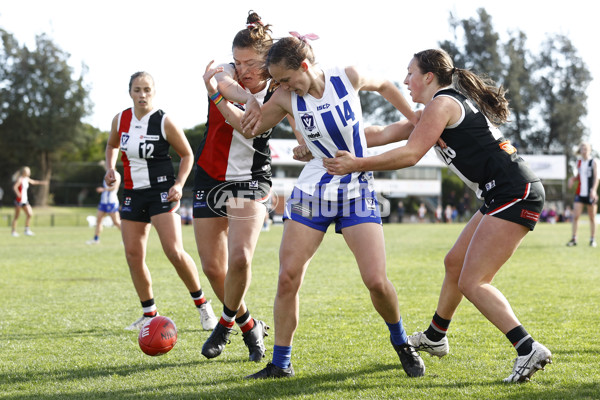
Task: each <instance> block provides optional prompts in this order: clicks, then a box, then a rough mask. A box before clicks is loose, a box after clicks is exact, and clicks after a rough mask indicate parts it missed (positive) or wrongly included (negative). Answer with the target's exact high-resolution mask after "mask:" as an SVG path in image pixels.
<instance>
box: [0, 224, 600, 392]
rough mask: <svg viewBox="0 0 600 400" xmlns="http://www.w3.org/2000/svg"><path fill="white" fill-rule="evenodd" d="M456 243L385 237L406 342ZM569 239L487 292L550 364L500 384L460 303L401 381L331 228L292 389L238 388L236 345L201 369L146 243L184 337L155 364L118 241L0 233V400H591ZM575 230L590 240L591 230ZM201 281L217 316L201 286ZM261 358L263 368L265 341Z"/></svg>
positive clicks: (306, 308) (589, 341) (265, 313)
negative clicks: (445, 340)
mask: <svg viewBox="0 0 600 400" xmlns="http://www.w3.org/2000/svg"><path fill="white" fill-rule="evenodd" d="M20 224H21V226H22V221H20ZM461 228H462V225H460V224H451V225H435V224H423V225H386V226H385V234H386V240H387V249H388V275H389V276H390V279H391V280H392V282H393V283H394V285H395V286H396V290H397V292H398V295H399V299H400V306H401V311H402V316H403V319H404V325H405V327H406V330H407V331H408V333H409V334H410V333H412V332H413V331H416V330H422V329H425V328H426V327H427V326H428V324H429V321H430V320H431V316H432V314H433V312H434V310H435V306H436V302H437V295H438V292H439V288H440V284H441V281H442V277H443V265H442V260H443V257H444V255H445V253H446V251H447V250H448V249H449V247H450V246H451V245H452V243H453V242H454V240H455V238H456V237H457V235H458V233H459V231H460V229H461ZM569 229H570V227H569V225H566V224H557V225H549V224H541V225H539V226H538V227H537V228H536V230H535V231H534V232H533V233H532V234H530V235H528V237H527V238H526V239H525V241H524V243H523V244H522V246H521V248H520V249H519V250H518V251H517V253H516V254H515V255H514V256H513V258H512V259H511V260H510V261H509V263H508V264H507V265H506V266H504V268H503V269H502V271H501V272H500V274H499V276H498V277H497V278H496V280H495V284H496V286H497V287H499V288H500V289H501V290H502V291H503V293H504V294H505V295H506V297H507V298H508V299H509V301H510V302H511V304H512V306H513V308H514V310H515V312H516V314H517V316H518V317H519V318H520V320H521V321H522V323H523V324H524V326H525V327H526V328H527V329H528V331H529V332H530V333H531V334H532V335H533V336H534V338H536V339H537V340H539V341H540V342H542V343H543V344H545V345H546V346H547V347H548V348H549V349H550V350H551V351H552V352H553V354H554V364H552V365H550V366H548V367H547V368H546V371H540V372H538V373H537V374H536V375H535V376H534V378H533V380H532V381H531V382H529V383H527V384H522V385H506V384H503V383H502V379H503V378H505V377H506V376H508V375H509V374H510V372H511V368H512V361H513V359H514V357H515V354H516V353H515V351H514V350H513V349H512V347H511V346H510V344H509V343H508V341H507V339H506V338H505V337H504V336H503V335H502V334H501V333H500V332H499V331H497V330H496V329H495V328H494V327H493V326H492V325H491V324H490V323H489V322H488V321H487V320H486V319H485V318H484V317H482V316H481V315H480V314H479V313H478V311H477V310H476V309H475V308H474V307H473V306H472V305H471V304H470V303H469V302H468V301H466V300H465V301H464V302H463V304H462V305H461V306H460V308H459V310H458V312H457V315H456V316H455V318H454V320H453V322H452V324H451V326H450V330H449V334H448V337H449V340H450V349H451V352H450V354H449V355H448V356H446V357H444V358H442V359H437V358H432V357H429V356H428V355H426V354H424V356H423V358H424V360H425V364H426V366H427V372H426V376H425V377H424V378H419V379H410V378H408V377H407V376H406V375H405V373H404V372H403V370H402V368H401V367H400V364H399V360H398V358H397V356H396V354H395V352H394V351H393V349H392V347H391V345H390V343H389V339H388V332H387V328H386V326H385V324H384V323H383V322H382V320H381V319H380V318H379V316H378V315H377V314H376V312H375V311H374V309H373V307H372V305H371V303H370V301H369V297H368V293H367V290H366V289H365V287H364V285H363V284H362V282H361V280H360V277H359V274H358V270H357V268H356V266H355V263H354V259H353V257H352V255H351V254H350V252H349V250H348V249H347V248H346V246H345V244H344V241H343V239H342V238H341V236H340V235H335V234H334V233H333V232H332V230H331V229H330V233H329V234H328V235H326V238H325V241H324V243H323V244H322V246H321V249H320V251H319V252H318V253H317V256H316V257H315V258H314V260H313V262H312V264H311V266H310V268H309V270H308V273H307V276H306V280H305V284H304V286H303V288H302V291H301V310H300V312H301V320H300V326H299V329H298V331H297V334H296V337H295V342H294V352H293V356H292V361H293V363H294V367H295V370H296V377H295V378H293V379H287V380H275V381H273V380H268V381H247V380H244V379H242V378H243V377H244V376H245V375H248V374H250V373H253V372H256V371H257V370H258V369H260V368H262V367H263V366H264V363H261V364H255V363H250V362H248V361H247V357H248V354H247V350H246V348H245V347H244V345H243V341H242V338H241V335H236V336H232V342H231V344H230V345H228V346H227V347H226V349H225V352H224V354H223V355H222V356H220V357H218V358H216V359H213V360H207V359H205V358H204V357H203V356H202V355H201V354H200V349H201V347H202V344H203V343H204V341H205V340H206V338H207V337H208V335H209V332H205V331H203V330H202V329H201V326H200V320H199V317H198V313H197V312H196V311H195V308H194V306H193V303H192V300H191V298H190V295H189V293H188V292H187V291H186V289H185V287H184V285H183V283H182V282H181V281H180V280H179V279H178V278H177V276H176V273H175V271H174V270H173V268H172V267H171V266H170V264H169V263H168V261H167V260H166V258H165V256H164V255H163V253H162V251H161V249H160V245H159V243H158V239H157V237H156V235H155V234H154V232H153V234H152V237H151V243H150V246H149V255H148V265H149V267H150V270H151V271H152V276H153V280H154V291H155V297H156V301H157V305H158V308H159V312H160V313H161V314H162V315H166V316H169V317H170V318H172V319H173V320H174V321H175V323H176V324H177V327H178V331H179V335H178V343H177V345H176V346H175V348H174V349H173V350H172V351H171V352H170V353H168V354H167V355H165V356H162V357H149V356H146V355H145V354H143V353H142V352H141V351H140V349H139V347H138V344H137V333H134V332H129V331H126V330H124V329H123V328H124V327H125V326H127V325H129V324H130V323H131V322H132V321H133V320H135V319H136V318H138V317H139V315H140V305H139V301H138V299H137V297H136V295H135V292H134V289H133V285H132V283H131V279H130V277H129V272H128V270H127V266H126V264H125V257H124V254H123V248H122V245H121V241H120V236H119V233H118V231H117V230H116V229H114V228H111V229H107V230H105V232H104V234H103V236H102V237H101V241H102V243H101V244H100V245H98V246H88V245H86V244H85V241H86V240H87V239H89V238H90V237H91V236H92V229H91V228H88V227H62V226H58V227H56V226H55V227H48V226H34V231H35V232H36V236H34V237H25V236H23V235H21V236H20V237H18V238H13V237H11V236H10V229H9V228H8V227H6V225H4V226H2V227H0V237H2V239H1V240H0V274H1V276H2V279H1V280H0V307H1V310H2V317H1V320H0V338H1V340H0V399H31V400H33V399H137V398H144V399H150V398H152V399H405V400H408V399H600V373H599V372H598V365H599V364H598V356H599V355H600V335H599V334H598V330H597V329H596V328H595V326H596V325H597V324H598V311H597V309H598V304H599V301H600V289H599V286H600V268H599V264H600V263H599V260H600V249H592V248H589V247H588V246H587V245H580V246H578V247H576V248H567V247H566V246H565V243H566V241H567V240H568V239H569ZM580 230H581V233H580V235H581V238H582V239H585V238H587V230H588V226H587V225H585V224H584V225H582V226H581V227H580ZM281 231H282V229H281V226H275V227H273V229H271V231H270V232H266V233H263V234H262V235H261V237H260V242H259V245H258V251H257V254H256V256H255V260H254V267H253V271H254V275H253V282H252V287H251V288H250V291H249V293H248V295H247V298H246V299H247V303H248V305H249V307H250V309H251V311H252V313H253V315H254V316H255V317H257V318H260V319H264V320H265V321H266V322H267V323H268V324H270V325H272V321H273V317H272V304H273V298H274V294H275V289H276V281H277V269H278V262H277V251H278V247H279V241H280V238H281ZM184 238H185V245H186V249H187V250H188V252H189V253H190V254H191V255H192V256H193V257H194V259H195V260H198V255H197V253H196V250H195V244H194V240H193V231H192V229H191V227H189V226H185V227H184ZM583 243H585V241H583ZM201 282H202V284H203V286H204V289H205V291H206V293H207V296H208V297H209V298H210V299H213V304H214V306H215V307H214V308H215V310H216V312H217V313H219V311H220V308H221V307H220V305H219V303H218V301H217V300H216V299H215V297H214V295H213V294H212V290H211V289H210V287H209V284H208V281H207V280H206V278H205V277H204V276H202V275H201ZM594 321H595V322H594ZM266 346H267V360H269V359H270V356H271V352H272V346H273V336H272V335H271V336H269V337H267V338H266Z"/></svg>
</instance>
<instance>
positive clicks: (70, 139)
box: [0, 31, 91, 205]
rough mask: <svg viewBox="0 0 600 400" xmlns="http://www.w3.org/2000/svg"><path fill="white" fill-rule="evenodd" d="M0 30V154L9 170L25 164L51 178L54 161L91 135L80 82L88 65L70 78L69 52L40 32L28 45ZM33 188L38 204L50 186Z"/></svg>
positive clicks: (87, 104)
mask: <svg viewBox="0 0 600 400" xmlns="http://www.w3.org/2000/svg"><path fill="white" fill-rule="evenodd" d="M1 33H2V43H3V47H2V49H1V50H2V54H1V55H0V59H1V60H2V65H3V67H2V72H1V74H2V75H1V76H0V78H1V80H0V82H1V84H0V91H1V92H0V93H1V99H2V101H1V102H0V104H1V109H0V137H1V138H2V139H1V142H0V144H2V146H0V152H1V153H0V158H4V157H8V158H9V160H10V168H9V170H16V169H18V168H19V167H20V166H21V165H29V166H31V167H32V168H33V170H34V174H35V175H36V177H38V179H43V180H50V178H51V177H52V170H53V164H54V163H55V162H56V161H57V160H59V159H61V158H62V157H65V156H68V155H69V154H70V153H72V152H74V151H77V150H78V149H81V148H83V147H85V146H86V145H87V144H88V143H89V140H90V137H89V135H88V133H90V131H89V130H86V129H84V128H83V124H82V123H81V119H82V118H83V117H84V116H86V115H88V114H89V110H90V107H91V104H90V102H89V100H88V88H87V87H86V86H85V85H84V75H85V73H86V70H87V68H86V67H85V65H82V71H81V74H80V76H79V77H76V78H73V75H74V71H73V68H72V67H71V66H69V65H68V60H69V57H70V55H69V54H68V53H66V52H65V51H63V50H62V49H60V48H59V47H58V46H56V45H55V44H54V43H53V41H52V40H51V39H50V38H49V37H48V36H47V35H45V34H41V35H38V36H37V37H36V48H35V50H30V49H29V48H27V47H26V46H23V47H20V46H19V45H18V43H17V41H16V40H15V39H14V38H13V37H12V35H10V34H9V33H7V32H6V31H2V32H1ZM35 171H37V173H36V172H35ZM38 188H39V189H40V190H39V192H38V196H37V197H36V204H42V205H43V204H45V203H46V201H47V199H48V190H49V188H48V185H41V186H39V187H38Z"/></svg>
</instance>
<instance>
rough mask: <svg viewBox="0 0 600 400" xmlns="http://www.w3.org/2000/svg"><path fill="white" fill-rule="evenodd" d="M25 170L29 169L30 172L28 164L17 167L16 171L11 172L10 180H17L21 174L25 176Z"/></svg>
mask: <svg viewBox="0 0 600 400" xmlns="http://www.w3.org/2000/svg"><path fill="white" fill-rule="evenodd" d="M27 170H29V171H30V172H29V173H31V170H30V169H29V167H28V166H26V165H25V166H23V167H21V168H19V169H18V170H17V172H15V173H14V174H13V176H12V181H13V182H16V181H17V179H19V178H20V177H22V176H25V171H27Z"/></svg>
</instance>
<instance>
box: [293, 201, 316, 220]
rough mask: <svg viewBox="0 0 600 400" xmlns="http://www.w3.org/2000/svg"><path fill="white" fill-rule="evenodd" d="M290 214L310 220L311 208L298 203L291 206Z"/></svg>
mask: <svg viewBox="0 0 600 400" xmlns="http://www.w3.org/2000/svg"><path fill="white" fill-rule="evenodd" d="M290 211H291V212H292V214H298V215H300V216H302V217H304V218H310V219H312V214H311V207H307V206H305V205H302V204H300V203H296V204H292V208H291V210H290Z"/></svg>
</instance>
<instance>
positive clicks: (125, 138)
mask: <svg viewBox="0 0 600 400" xmlns="http://www.w3.org/2000/svg"><path fill="white" fill-rule="evenodd" d="M128 142H129V135H128V134H127V133H123V134H122V135H121V151H127V143H128Z"/></svg>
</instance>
